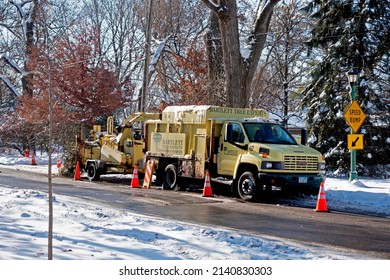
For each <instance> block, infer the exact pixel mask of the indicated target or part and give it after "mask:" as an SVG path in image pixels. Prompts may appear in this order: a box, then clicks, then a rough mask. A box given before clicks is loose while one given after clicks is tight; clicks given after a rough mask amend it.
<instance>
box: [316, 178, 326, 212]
mask: <svg viewBox="0 0 390 280" xmlns="http://www.w3.org/2000/svg"><path fill="white" fill-rule="evenodd" d="M316 211H317V212H329V210H328V207H327V205H326V195H325V187H324V181H322V182H321V185H320V192H319V194H318V199H317V206H316Z"/></svg>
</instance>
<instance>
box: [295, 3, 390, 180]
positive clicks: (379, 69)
mask: <svg viewBox="0 0 390 280" xmlns="http://www.w3.org/2000/svg"><path fill="white" fill-rule="evenodd" d="M305 10H306V11H307V12H309V13H310V16H311V17H312V18H313V19H314V20H315V25H314V28H313V30H312V38H311V39H310V41H309V42H308V44H309V46H310V49H311V51H312V52H313V53H314V54H315V55H316V57H317V59H318V61H316V63H315V65H314V67H313V68H312V69H313V70H312V71H311V73H310V76H311V79H312V80H311V84H310V85H309V86H308V87H307V88H306V90H305V91H304V96H303V99H302V107H304V108H308V112H307V122H308V127H310V131H309V133H310V135H311V144H312V145H313V146H315V147H316V148H317V149H319V150H320V151H322V152H323V153H327V163H328V166H330V168H331V169H333V170H334V169H336V168H343V167H344V168H347V167H348V166H349V151H348V150H347V141H346V140H347V134H348V133H349V132H350V130H349V126H348V124H347V123H346V121H345V120H344V116H343V115H344V110H345V108H346V106H348V105H349V104H350V96H349V87H348V79H347V75H346V72H348V71H349V70H350V69H351V68H355V69H356V70H358V71H359V80H358V82H357V85H356V90H357V97H356V100H357V102H358V103H359V104H360V106H361V107H362V109H363V111H364V112H365V113H366V115H367V119H366V120H365V122H364V124H363V126H362V128H361V130H360V131H359V132H361V133H363V134H364V141H365V147H364V150H363V151H360V152H358V153H357V162H358V172H359V171H361V170H362V168H360V170H359V166H360V167H363V165H364V166H365V167H368V166H374V165H375V164H388V163H390V151H389V139H390V138H389V133H388V127H389V105H390V104H389V99H388V97H389V75H390V69H389V67H390V66H389V65H390V64H389V56H390V53H389V49H390V34H389V33H390V2H389V1H388V0H353V1H351V0H331V1H323V0H314V1H311V2H309V3H308V5H307V6H306V8H305ZM366 170H367V169H366Z"/></svg>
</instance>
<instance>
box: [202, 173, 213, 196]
mask: <svg viewBox="0 0 390 280" xmlns="http://www.w3.org/2000/svg"><path fill="white" fill-rule="evenodd" d="M203 196H205V197H210V196H213V192H212V190H211V185H210V175H209V172H208V171H206V178H205V182H204V187H203Z"/></svg>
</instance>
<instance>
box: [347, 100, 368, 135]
mask: <svg viewBox="0 0 390 280" xmlns="http://www.w3.org/2000/svg"><path fill="white" fill-rule="evenodd" d="M344 118H345V120H346V121H347V123H348V124H349V126H350V127H351V128H352V130H353V131H354V132H357V131H358V130H359V128H360V127H361V126H362V124H363V122H364V120H365V119H366V114H364V112H363V110H362V108H360V106H359V103H357V101H356V100H354V101H353V102H352V103H351V105H349V106H348V108H347V110H346V111H345V113H344Z"/></svg>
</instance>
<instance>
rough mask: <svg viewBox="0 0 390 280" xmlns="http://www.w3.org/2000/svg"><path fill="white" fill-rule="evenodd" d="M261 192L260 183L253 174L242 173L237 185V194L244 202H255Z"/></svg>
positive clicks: (248, 172)
mask: <svg viewBox="0 0 390 280" xmlns="http://www.w3.org/2000/svg"><path fill="white" fill-rule="evenodd" d="M259 190H260V186H259V182H258V180H256V178H255V176H254V175H253V173H252V172H250V171H247V172H244V173H242V175H241V176H240V178H239V179H238V183H237V192H238V195H239V196H240V198H241V199H242V200H245V201H250V200H254V199H255V198H256V197H257V196H258V192H259Z"/></svg>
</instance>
